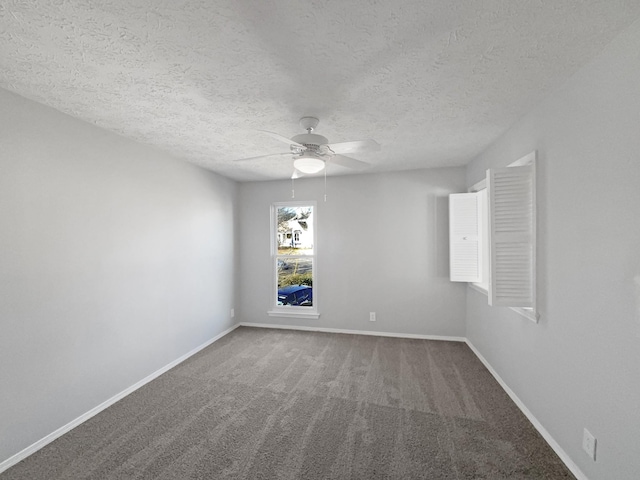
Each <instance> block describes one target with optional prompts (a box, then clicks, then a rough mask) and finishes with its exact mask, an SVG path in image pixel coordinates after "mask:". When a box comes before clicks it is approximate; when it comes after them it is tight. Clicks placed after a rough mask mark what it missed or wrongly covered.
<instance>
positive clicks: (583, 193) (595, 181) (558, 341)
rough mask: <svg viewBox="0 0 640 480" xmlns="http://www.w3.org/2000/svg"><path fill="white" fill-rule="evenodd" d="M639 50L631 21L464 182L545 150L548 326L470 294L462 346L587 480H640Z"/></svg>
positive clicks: (543, 251)
mask: <svg viewBox="0 0 640 480" xmlns="http://www.w3.org/2000/svg"><path fill="white" fill-rule="evenodd" d="M639 52H640V22H636V23H635V24H634V25H633V26H632V27H631V29H629V30H628V31H627V32H625V33H624V34H623V35H621V36H620V37H618V38H617V39H616V40H615V41H614V42H613V43H612V44H610V45H609V46H608V47H607V49H606V50H605V51H604V52H603V53H602V55H601V56H600V57H599V58H597V59H596V60H595V61H594V62H592V63H591V64H590V65H589V66H587V67H586V68H584V69H582V70H581V71H579V72H578V73H577V74H576V75H575V76H574V77H573V78H572V79H571V80H570V81H569V82H568V83H567V84H566V85H564V87H563V88H562V89H560V90H559V91H557V92H555V94H553V95H552V96H551V97H550V98H548V99H547V100H546V101H544V102H543V103H542V104H541V105H539V106H538V108H536V109H535V110H534V111H532V112H531V113H530V114H529V115H527V116H525V117H524V118H523V119H521V121H519V122H518V123H517V124H516V125H515V126H514V127H513V128H512V129H511V130H510V131H509V132H508V133H507V134H506V135H504V137H503V138H501V139H500V140H499V141H498V142H497V143H495V144H494V145H493V146H492V147H491V148H490V149H489V150H488V151H486V152H485V153H484V154H483V155H482V156H480V157H479V158H477V159H476V160H475V161H474V162H473V163H472V164H471V165H470V166H469V168H468V176H467V183H468V184H469V185H471V184H473V183H474V182H476V181H477V180H479V179H480V178H481V177H483V176H484V170H485V169H486V168H487V167H489V166H504V165H507V164H508V163H510V162H511V161H514V160H516V159H518V158H519V157H521V156H522V155H524V154H526V153H528V152H530V151H532V150H534V149H537V150H538V151H539V155H540V157H539V164H538V167H539V168H538V174H539V175H538V191H537V194H538V208H539V212H538V222H539V223H538V225H539V230H538V254H539V263H538V270H537V271H538V274H539V280H538V289H539V293H540V301H539V308H540V312H541V314H542V317H541V320H540V323H539V324H538V325H535V324H533V323H532V322H530V321H528V320H525V319H523V318H522V317H519V316H518V315H516V314H514V313H513V312H511V311H510V310H508V309H500V308H491V307H488V306H487V299H486V297H485V296H483V295H482V294H480V293H478V292H476V291H474V290H471V289H470V290H469V291H468V299H467V336H468V338H469V339H470V340H471V342H472V343H473V344H474V345H475V346H476V347H477V348H478V349H479V350H480V352H481V353H482V355H483V356H484V357H485V358H486V359H487V360H488V361H489V363H490V364H491V365H492V366H493V368H494V369H495V370H496V371H497V372H498V374H499V375H500V376H501V377H502V378H503V379H504V380H505V381H506V383H507V384H508V385H509V386H510V387H511V389H512V390H513V391H514V392H515V393H516V395H518V397H519V398H520V399H521V400H522V401H523V402H524V403H525V404H526V406H527V407H528V408H529V409H530V410H531V412H532V413H533V414H534V416H535V417H536V418H537V419H538V420H539V421H540V422H541V423H542V424H543V426H544V427H545V428H546V429H547V430H548V431H549V433H550V434H551V435H552V436H553V437H554V438H555V440H556V441H557V442H559V444H560V445H561V447H562V448H563V449H564V450H565V451H566V452H567V453H568V454H569V456H570V457H571V458H572V459H573V460H574V462H575V463H577V464H578V466H579V467H580V469H581V470H582V471H583V472H584V473H585V474H586V475H587V476H588V478H590V479H591V480H595V479H614V478H615V479H616V480H624V479H628V480H631V479H637V478H640V447H639V445H640V443H639V436H638V433H639V432H640V277H639V275H640V113H639V112H640V53H639ZM584 427H587V428H588V429H589V430H590V431H591V432H592V433H593V434H594V435H595V436H596V437H597V439H598V456H597V461H596V462H595V463H594V462H593V461H592V460H591V459H590V458H589V457H588V456H587V455H586V454H585V453H584V452H583V451H582V450H581V439H582V431H583V428H584Z"/></svg>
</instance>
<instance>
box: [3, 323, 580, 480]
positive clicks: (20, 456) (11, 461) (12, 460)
mask: <svg viewBox="0 0 640 480" xmlns="http://www.w3.org/2000/svg"><path fill="white" fill-rule="evenodd" d="M240 326H244V327H256V328H277V329H283V330H304V331H312V332H326V333H344V334H350V335H372V336H378V337H397V338H416V339H424V340H444V341H451V342H466V344H467V345H468V346H469V348H470V349H471V350H472V351H473V353H474V354H475V355H476V356H477V357H478V359H479V360H480V361H481V362H482V363H483V365H484V366H485V367H486V368H487V370H489V372H490V373H491V375H493V377H494V378H495V379H496V381H497V382H498V383H499V384H500V386H501V387H502V388H503V390H504V391H505V392H506V393H507V395H509V397H510V398H511V400H513V402H514V403H515V404H516V405H517V406H518V408H519V409H520V410H521V411H522V413H524V415H525V416H526V417H527V418H528V419H529V421H530V422H531V423H532V424H533V426H534V427H535V428H536V430H538V432H539V433H540V435H542V437H543V438H544V439H545V441H546V442H547V443H548V444H549V446H550V447H551V448H552V449H553V450H554V451H555V452H556V454H557V455H558V457H560V459H561V460H562V462H563V463H564V464H565V465H566V466H567V468H568V469H569V470H570V471H571V473H573V474H574V475H575V477H576V478H577V479H578V480H589V479H588V478H587V476H586V475H585V474H584V473H583V472H582V471H581V470H580V468H578V466H577V465H576V464H575V463H574V462H573V460H571V458H570V457H569V455H567V453H566V452H565V451H564V450H563V449H562V447H560V445H559V444H558V442H556V441H555V439H554V438H553V437H552V436H551V434H550V433H549V432H548V431H547V430H546V429H545V428H544V427H543V426H542V424H541V423H540V422H539V421H538V419H537V418H536V417H534V416H533V414H532V413H531V412H530V411H529V409H528V408H527V407H526V406H525V404H524V403H523V402H522V401H521V400H520V399H519V398H518V396H517V395H516V394H515V393H514V392H513V390H511V389H510V388H509V387H508V386H507V384H506V383H505V382H504V381H503V380H502V378H501V377H500V375H498V373H497V372H496V371H495V370H494V369H493V367H492V366H491V364H489V362H487V360H486V359H485V358H484V357H483V356H482V354H481V353H480V352H479V351H478V350H477V349H476V347H475V346H474V345H473V344H472V343H471V342H470V341H469V340H468V339H467V338H465V337H452V336H441V335H419V334H414V333H390V332H373V331H364V330H344V329H340V328H321V327H302V326H294V325H271V324H267V323H250V322H240V323H237V324H235V325H234V326H232V327H231V328H229V329H227V330H225V331H224V332H222V333H220V334H218V335H216V336H215V337H213V338H212V339H211V340H208V341H207V342H205V343H203V344H202V345H200V346H199V347H196V348H194V349H193V350H191V351H190V352H188V353H186V354H184V355H182V356H181V357H180V358H178V359H176V360H174V361H173V362H171V363H169V364H168V365H165V366H164V367H162V368H161V369H159V370H157V371H155V372H153V373H152V374H151V375H148V376H147V377H145V378H143V379H142V380H140V381H139V382H137V383H136V384H134V385H132V386H130V387H129V388H127V389H125V390H123V391H122V392H120V393H118V394H117V395H114V396H113V397H111V398H110V399H108V400H106V401H105V402H103V403H101V404H100V405H98V406H96V407H94V408H92V409H91V410H89V411H88V412H86V413H84V414H83V415H80V416H79V417H78V418H76V419H75V420H72V421H71V422H69V423H67V424H66V425H64V426H62V427H60V428H59V429H57V430H56V431H54V432H52V433H50V434H49V435H47V436H46V437H44V438H42V439H40V440H38V441H37V442H35V443H33V444H32V445H30V446H28V447H27V448H25V449H24V450H21V451H20V452H18V453H16V454H15V455H13V456H11V457H9V458H8V459H6V460H4V461H3V462H1V463H0V473H2V472H4V471H5V470H7V469H9V468H10V467H12V466H13V465H15V464H16V463H18V462H20V461H22V460H24V459H25V458H27V457H28V456H29V455H31V454H32V453H35V452H36V451H38V450H40V449H41V448H42V447H44V446H45V445H47V444H49V443H51V442H52V441H54V440H55V439H57V438H58V437H61V436H62V435H64V434H65V433H67V432H68V431H70V430H72V429H73V428H75V427H77V426H78V425H80V424H82V423H83V422H85V421H87V420H89V419H90V418H91V417H93V416H95V415H97V414H98V413H100V412H101V411H103V410H104V409H106V408H108V407H110V406H111V405H113V404H114V403H116V402H117V401H119V400H121V399H122V398H124V397H126V396H127V395H129V394H130V393H132V392H134V391H135V390H137V389H139V388H140V387H142V386H144V385H146V384H147V383H149V382H150V381H152V380H154V379H155V378H157V377H159V376H160V375H162V374H163V373H165V372H167V371H169V370H171V369H172V368H173V367H175V366H177V365H179V364H180V363H182V362H184V361H185V360H186V359H188V358H189V357H191V356H192V355H195V354H196V353H198V352H199V351H200V350H202V349H204V348H206V347H208V346H209V345H211V344H212V343H214V342H215V341H216V340H219V339H220V338H222V337H224V336H225V335H227V334H229V333H231V332H232V331H233V330H235V329H236V328H238V327H240Z"/></svg>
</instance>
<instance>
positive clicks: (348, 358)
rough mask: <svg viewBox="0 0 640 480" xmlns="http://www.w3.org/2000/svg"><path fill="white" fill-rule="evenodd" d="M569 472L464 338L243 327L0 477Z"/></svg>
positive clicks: (538, 475)
mask: <svg viewBox="0 0 640 480" xmlns="http://www.w3.org/2000/svg"><path fill="white" fill-rule="evenodd" d="M196 478H197V479H366V480H369V479H403V480H404V479H414V478H415V479H418V478H420V479H432V480H437V479H491V480H498V479H510V480H515V479H562V478H569V479H571V478H574V477H573V476H572V475H571V474H570V472H569V471H568V470H567V469H566V467H565V466H564V465H563V464H562V462H561V461H560V459H559V458H558V457H557V456H556V455H555V453H554V452H553V451H552V450H551V448H550V447H549V446H548V445H547V444H546V443H545V442H544V440H543V439H542V438H541V437H540V435H539V434H538V433H537V432H536V431H535V430H534V428H533V427H532V425H531V424H530V423H529V421H528V420H527V419H526V418H525V417H524V416H523V415H522V413H521V412H520V410H518V408H517V407H516V405H515V404H514V403H513V402H512V401H511V400H510V399H509V397H508V396H507V395H506V394H505V393H504V391H503V390H502V389H501V388H500V386H499V385H498V384H497V383H496V381H495V380H494V379H493V377H492V376H491V374H490V373H489V372H488V371H487V370H486V369H485V368H484V366H483V365H482V364H481V363H480V361H479V360H478V359H477V358H476V357H475V355H474V354H473V352H471V350H470V349H469V348H468V347H467V346H466V345H465V344H463V343H457V342H443V341H429V340H413V339H401V338H385V337H372V336H364V335H343V334H327V333H311V332H300V331H287V330H266V329H256V328H246V327H241V328H238V329H236V330H235V331H234V332H232V333H231V334H229V335H227V336H226V337H224V338H222V339H221V340H219V341H217V342H216V343H214V344H213V345H211V346H210V347H208V348H206V349H204V350H203V351H201V352H200V353H198V354H197V355H194V356H193V357H191V358H190V359H188V360H187V361H186V362H184V363H182V364H181V365H179V366H178V367H176V368H174V369H172V370H171V371H169V372H167V373H166V374H164V375H162V376H161V377H159V378H157V379H156V380H154V381H153V382H151V383H149V384H147V385H145V386H144V387H142V388H141V389H139V390H137V391H136V392H134V393H133V394H131V395H129V396H128V397H126V398H124V399H123V400H121V401H120V402H118V403H117V404H115V405H113V406H112V407H110V408H108V409H107V410H105V411H104V412H102V413H100V414H98V415H97V416H95V417H93V418H91V419H90V420H88V421H87V422H85V423H84V424H82V425H80V426H79V427H77V428H75V429H74V430H72V431H71V432H69V433H67V434H66V435H64V436H63V437H61V438H59V439H58V440H56V441H54V442H52V443H51V444H49V445H47V446H46V447H44V448H43V449H41V450H40V451H38V452H36V453H35V454H33V455H31V456H30V457H29V458H27V459H25V460H24V461H22V462H20V463H19V464H17V465H15V466H14V467H12V468H10V469H9V470H7V471H6V472H4V473H3V474H0V479H1V480H14V479H29V480H36V479H47V480H54V479H96V480H98V479H100V480H102V479H196Z"/></svg>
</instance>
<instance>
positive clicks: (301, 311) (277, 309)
mask: <svg viewBox="0 0 640 480" xmlns="http://www.w3.org/2000/svg"><path fill="white" fill-rule="evenodd" d="M281 207H291V208H298V207H312V208H313V255H287V256H286V257H287V258H288V259H294V258H303V259H306V260H309V259H310V260H311V265H312V269H311V271H312V278H313V286H312V288H313V304H312V305H311V306H298V305H278V304H277V299H278V259H279V258H280V257H281V256H280V255H278V241H277V239H278V219H277V211H278V208H281ZM270 223H271V244H270V249H271V300H270V308H269V310H268V311H267V314H268V315H269V316H270V317H285V318H311V319H315V318H319V317H320V313H319V310H318V287H317V278H318V272H317V270H318V262H317V258H318V228H317V227H318V208H317V203H316V202H314V201H309V202H304V201H295V202H275V203H273V204H271V209H270ZM292 235H294V233H293V232H292ZM292 238H293V237H292Z"/></svg>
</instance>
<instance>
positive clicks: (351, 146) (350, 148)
mask: <svg viewBox="0 0 640 480" xmlns="http://www.w3.org/2000/svg"><path fill="white" fill-rule="evenodd" d="M327 147H329V148H330V149H331V151H332V152H333V153H352V152H362V151H368V152H377V151H378V150H380V144H379V143H378V142H376V141H375V140H371V139H370V138H369V139H367V140H355V141H353V142H341V143H330V144H329V145H327Z"/></svg>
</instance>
